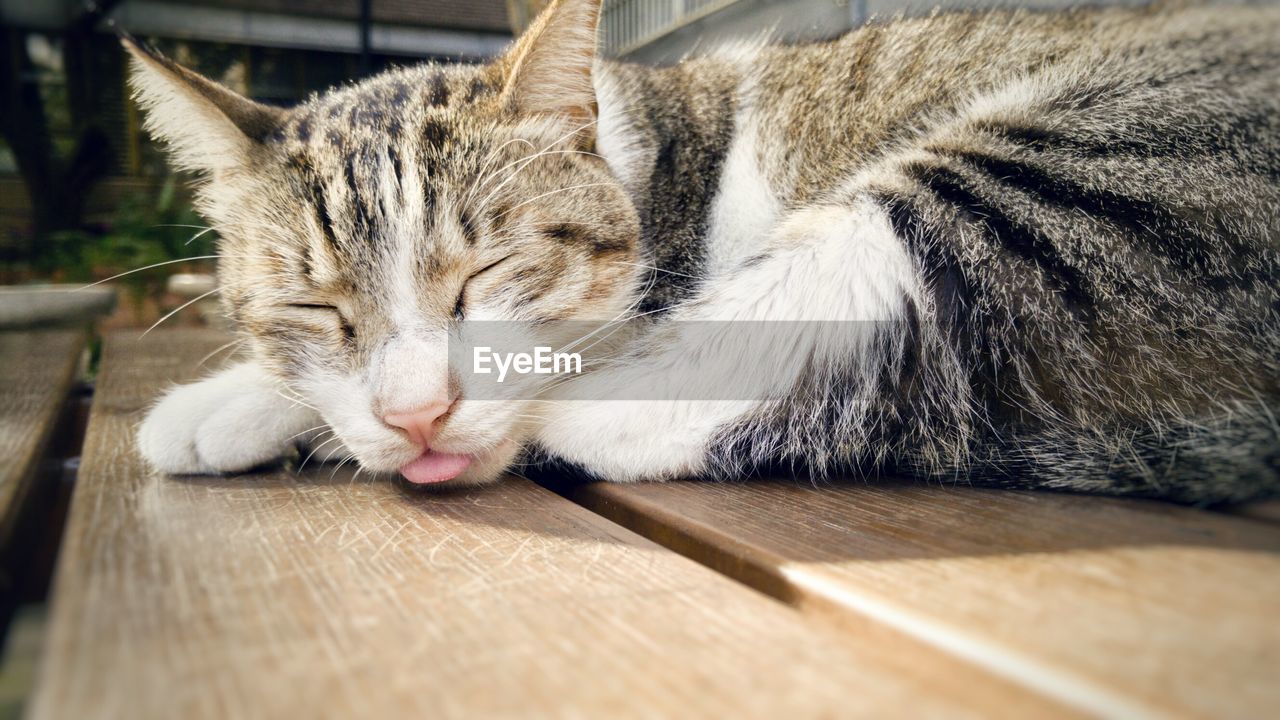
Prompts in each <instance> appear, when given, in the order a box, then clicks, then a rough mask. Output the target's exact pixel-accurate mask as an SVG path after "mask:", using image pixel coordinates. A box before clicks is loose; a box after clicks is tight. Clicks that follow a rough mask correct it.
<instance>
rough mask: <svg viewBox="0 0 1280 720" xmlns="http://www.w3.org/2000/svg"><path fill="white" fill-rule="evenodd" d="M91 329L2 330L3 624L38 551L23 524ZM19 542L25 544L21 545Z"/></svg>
mask: <svg viewBox="0 0 1280 720" xmlns="http://www.w3.org/2000/svg"><path fill="white" fill-rule="evenodd" d="M84 341H85V333H84V332H82V331H76V330H24V331H14V330H9V331H0V458H3V460H0V596H2V597H3V598H5V601H4V603H3V604H4V605H5V607H4V608H3V610H2V611H0V612H3V614H4V616H5V617H3V618H0V623H4V622H7V615H8V612H9V611H11V610H12V607H11V602H12V600H13V595H14V593H16V592H17V588H16V584H17V582H18V577H16V576H17V575H18V574H20V573H21V572H22V570H24V569H25V566H26V564H27V563H28V562H29V561H30V559H31V558H30V554H31V552H32V550H33V548H32V547H31V545H32V544H33V543H30V542H29V540H30V539H29V538H27V537H25V533H24V532H23V531H24V530H30V529H31V528H24V527H23V525H24V523H25V524H30V521H31V520H32V519H33V518H32V517H31V515H32V513H33V502H36V501H37V500H39V499H41V498H40V496H41V495H45V496H48V495H49V493H41V492H40V491H41V490H51V489H50V488H47V487H40V483H41V481H47V480H48V479H49V477H48V476H47V475H42V473H41V472H40V470H41V462H42V461H43V460H44V459H45V456H46V452H47V450H48V449H49V446H50V442H51V441H52V439H53V434H54V429H55V427H56V426H57V424H58V421H59V418H60V417H61V415H62V411H63V409H64V407H65V405H66V402H67V398H68V396H69V394H70V393H71V390H72V387H73V385H74V383H75V380H76V374H77V370H78V369H79V367H80V360H81V354H82V351H83V349H84ZM19 545H22V546H21V547H20V546H19Z"/></svg>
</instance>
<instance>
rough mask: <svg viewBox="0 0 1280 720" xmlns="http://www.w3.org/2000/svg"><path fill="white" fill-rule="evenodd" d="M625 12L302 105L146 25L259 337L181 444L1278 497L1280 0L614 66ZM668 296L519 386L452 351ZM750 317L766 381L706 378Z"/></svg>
mask: <svg viewBox="0 0 1280 720" xmlns="http://www.w3.org/2000/svg"><path fill="white" fill-rule="evenodd" d="M599 14H600V2H599V0H557V1H556V2H553V3H552V4H551V5H550V7H549V8H548V9H547V10H546V11H545V12H544V13H543V14H542V15H541V16H540V17H539V18H538V20H537V21H536V22H535V23H534V24H533V25H532V26H531V27H530V29H529V30H528V31H527V32H526V33H524V35H523V36H522V37H521V38H519V40H518V41H517V42H516V43H515V44H514V46H513V47H512V48H511V50H510V51H509V52H508V53H506V54H505V55H504V56H503V57H501V58H500V59H498V60H496V61H494V62H492V63H490V64H487V65H481V66H471V65H457V66H450V65H433V64H432V65H424V66H420V67H415V68H411V69H397V70H391V71H389V72H386V73H384V74H382V75H379V76H376V77H373V78H371V79H368V80H365V81H362V82H360V83H358V84H353V85H349V86H346V87H341V88H337V89H334V90H332V91H330V92H328V93H325V94H322V95H319V96H317V97H313V98H312V99H310V100H308V101H306V102H304V103H303V104H301V105H299V106H298V107H295V108H292V109H288V110H285V109H279V108H275V107H268V106H265V105H261V104H258V103H255V102H253V101H250V100H248V99H245V98H243V97H241V96H239V95H236V94H235V93H233V92H231V91H230V90H228V89H226V88H224V87H222V86H220V85H218V84H216V83H214V82H212V81H210V80H207V79H205V78H203V77H201V76H199V75H196V74H194V73H192V72H191V71H189V70H186V69H184V68H182V67H180V66H178V65H176V64H174V63H173V62H171V61H169V60H167V59H165V58H163V57H161V56H160V55H159V54H157V53H155V52H153V51H150V50H148V49H145V48H144V47H142V46H141V45H139V44H138V43H136V42H134V41H132V40H129V39H126V40H125V46H126V48H127V50H128V51H129V53H130V54H131V55H132V83H133V88H134V91H135V94H136V97H137V99H138V101H139V102H140V103H141V105H142V106H143V107H144V109H145V110H146V113H147V124H148V127H149V130H150V131H151V132H152V133H153V134H154V135H156V136H157V137H159V138H161V139H162V140H164V141H165V142H166V143H167V146H168V149H169V151H170V153H171V156H172V159H173V161H174V162H175V164H176V165H177V166H179V167H181V168H183V169H187V170H192V171H196V172H198V173H199V174H200V176H201V177H202V178H203V182H202V184H200V186H199V187H198V190H197V196H198V199H199V205H200V209H201V211H202V212H203V214H204V215H205V216H206V217H207V218H209V220H210V222H211V223H212V227H213V228H215V229H216V230H217V232H218V234H219V236H220V238H221V240H220V251H221V259H220V261H219V262H220V265H219V274H220V278H221V297H222V299H223V300H224V302H225V306H226V309H227V312H228V313H229V315H230V317H231V318H232V320H233V322H234V323H235V325H236V327H237V328H238V331H239V333H240V337H241V338H242V339H243V342H244V347H245V349H246V352H247V358H248V359H247V360H245V361H243V362H241V363H239V364H235V365H232V366H230V367H228V368H226V369H224V370H222V371H220V372H218V373H217V374H215V375H213V376H211V377H208V378H207V379H204V380H201V381H199V382H196V383H193V384H190V385H185V386H181V387H177V388H174V389H173V390H171V391H170V392H168V393H167V394H166V395H165V396H164V397H163V398H162V399H161V400H160V401H159V402H158V404H157V405H156V406H155V407H154V408H153V409H152V410H151V411H150V414H149V415H148V417H147V418H146V420H145V421H144V422H143V424H142V426H141V427H140V430H139V436H138V440H139V444H140V448H141V451H142V454H143V455H144V456H145V457H146V458H147V460H148V461H149V462H150V463H151V464H152V465H153V466H154V467H155V468H157V469H158V470H160V471H164V472H168V473H222V472H236V471H243V470H247V469H250V468H253V467H256V466H259V465H261V464H263V463H267V462H270V461H273V460H277V459H280V458H282V457H284V456H286V455H288V454H289V453H290V452H292V450H293V448H294V447H295V445H296V444H298V443H299V442H302V443H309V444H310V445H311V446H312V450H311V452H317V451H318V455H319V456H323V457H326V458H329V459H334V458H342V459H354V460H355V461H357V462H358V463H359V465H360V466H361V467H362V468H364V469H366V470H368V471H371V472H375V473H395V472H399V473H401V474H402V475H403V476H404V477H405V478H407V479H408V480H410V481H413V482H415V483H449V484H453V485H457V484H467V483H482V482H487V481H491V480H494V479H496V478H499V477H501V476H502V475H503V474H504V471H506V470H507V469H509V468H511V467H513V466H514V465H516V464H518V463H519V462H520V461H521V459H522V458H527V457H531V455H530V453H533V454H535V455H533V456H539V455H543V456H548V457H551V458H555V459H558V460H559V461H563V462H565V463H569V464H572V465H574V466H577V467H578V468H580V469H581V470H582V471H584V472H585V473H587V474H590V475H592V476H596V477H600V478H604V479H608V480H620V481H625V480H662V479H668V478H677V477H731V476H739V475H742V474H744V473H748V472H751V471H753V470H754V471H758V470H759V469H760V468H761V467H768V468H772V469H774V470H776V469H779V468H781V469H783V470H789V471H796V472H803V473H805V476H806V477H823V476H830V475H833V474H837V473H859V474H862V475H869V474H873V473H886V472H892V473H898V474H908V475H911V476H915V477H922V478H927V479H930V480H933V481H939V480H940V481H948V482H950V481H963V482H981V483H986V484H995V485H1001V486H1009V487H1044V488H1062V489H1071V490H1081V491H1095V492H1105V493H1112V494H1131V495H1146V496H1159V497H1165V498H1170V499H1175V500H1180V501H1185V502H1214V501H1225V500H1241V499H1245V498H1250V497H1256V496H1259V495H1264V494H1267V493H1271V492H1274V491H1276V490H1277V489H1280V437H1278V433H1280V430H1278V426H1277V422H1276V418H1275V413H1276V411H1277V409H1278V408H1280V402H1278V401H1280V287H1278V285H1277V280H1280V273H1278V270H1280V267H1278V264H1280V12H1277V11H1276V10H1275V9H1270V8H1258V7H1243V6H1240V7H1224V6H1217V7H1207V8H1186V7H1182V8H1173V7H1152V8H1145V9H1137V10H1134V9H1087V10H1085V9H1081V10H1075V11H1069V12H1057V13H1028V12H1008V11H994V12H963V13H945V14H934V15H932V16H930V17H927V18H920V19H897V20H893V21H889V22H873V23H871V24H868V25H866V26H865V27H862V28H860V29H857V30H855V31H853V32H850V33H848V34H846V35H844V36H843V37H840V38H837V39H834V40H831V41H826V42H818V43H812V44H801V45H794V46H784V45H765V44H755V45H737V46H730V47H725V48H721V49H719V50H716V51H713V52H710V53H709V54H707V55H705V56H702V57H697V58H691V59H687V60H685V61H683V62H680V63H679V64H676V65H674V66H671V67H661V68H655V67H644V66H638V65H632V64H626V63H619V62H609V61H605V60H602V59H600V58H598V57H597V53H596V28H597V23H598V19H599ZM641 317H643V321H640V320H634V322H632V323H630V325H635V326H636V327H634V328H633V329H631V330H629V331H628V332H627V333H623V334H622V335H621V336H616V337H613V338H612V339H611V340H610V341H609V342H607V343H604V344H603V345H602V346H600V347H599V348H597V350H596V351H597V352H607V353H608V354H609V358H610V360H611V361H610V362H608V363H604V364H597V365H596V366H594V367H595V369H594V370H591V371H588V372H584V373H583V374H581V375H579V376H573V377H546V376H535V375H528V376H525V377H524V379H523V380H522V381H521V383H518V384H517V385H518V388H517V389H513V390H510V391H509V395H507V396H503V397H494V396H492V395H486V396H485V397H476V396H473V397H468V395H469V392H468V390H467V379H466V378H464V377H462V373H460V371H459V369H458V368H457V367H454V366H453V365H452V364H451V362H450V359H449V354H448V352H447V351H446V347H447V346H448V345H449V343H450V342H452V341H455V340H457V337H458V335H459V333H461V332H463V330H462V329H461V328H462V327H463V326H464V325H465V324H466V323H475V322H484V321H504V322H512V323H525V324H527V325H528V326H530V327H538V326H540V325H541V324H545V323H548V322H552V321H566V322H568V321H572V322H576V321H582V322H594V323H598V324H599V325H598V327H605V326H606V325H607V324H608V323H618V322H622V321H626V320H633V319H635V318H641ZM706 323H718V324H711V325H707V324H706ZM742 323H774V324H775V326H776V328H777V329H776V330H774V331H771V332H774V333H775V336H774V337H771V338H770V339H769V341H768V344H769V345H770V346H771V347H778V346H785V347H786V349H787V352H788V353H790V354H791V356H792V357H794V358H795V359H796V361H795V362H794V363H793V366H791V367H788V368H783V369H781V370H779V369H778V368H776V367H773V365H776V363H762V362H760V361H759V358H758V356H757V353H758V352H759V348H757V347H752V341H751V340H750V338H751V337H752V335H751V334H750V333H742V332H735V331H734V329H733V328H735V327H741V324H742ZM838 323H851V324H855V326H856V327H860V328H863V329H862V330H860V331H858V332H851V333H844V332H837V333H824V332H823V331H822V328H826V327H834V326H835V325H834V324H838ZM691 324H698V326H699V327H702V328H704V331H703V332H702V333H701V334H694V333H690V332H687V331H686V330H685V328H687V327H689V326H691ZM707 327H710V328H711V330H710V332H707V331H706V330H705V328H707ZM715 328H721V329H720V330H719V331H717V330H716V329H715ZM694 335H696V337H694ZM579 346H581V343H579ZM712 346H715V347H717V348H718V350H719V351H720V355H719V357H720V358H721V359H722V360H723V361H725V362H726V363H727V367H726V368H725V371H726V372H727V373H728V374H729V376H732V377H735V378H744V379H747V380H749V381H750V382H751V383H754V384H755V386H756V387H757V389H758V390H759V393H758V394H757V395H753V396H752V397H749V398H748V397H744V398H720V399H714V398H713V399H706V398H702V399H688V398H683V396H682V395H681V394H680V392H681V388H680V387H677V385H679V384H680V383H683V382H687V377H689V375H688V372H689V371H691V370H692V367H691V366H692V365H695V364H697V363H699V362H701V361H702V359H705V358H704V356H703V351H704V350H706V349H707V348H708V347H712ZM605 348H607V350H606V349H605ZM763 365H770V368H768V369H762V366H763ZM642 387H643V388H654V389H656V391H657V392H659V393H660V397H661V399H658V400H652V399H651V400H647V401H639V400H634V399H631V400H628V399H626V398H620V397H619V396H617V395H616V393H615V394H613V395H611V394H610V393H611V392H614V391H616V390H618V389H620V388H623V389H625V388H642Z"/></svg>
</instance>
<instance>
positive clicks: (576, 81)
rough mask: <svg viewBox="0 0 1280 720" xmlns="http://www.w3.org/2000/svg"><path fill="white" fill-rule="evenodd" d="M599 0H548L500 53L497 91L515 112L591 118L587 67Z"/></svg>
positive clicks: (592, 90)
mask: <svg viewBox="0 0 1280 720" xmlns="http://www.w3.org/2000/svg"><path fill="white" fill-rule="evenodd" d="M599 22H600V0H554V1H553V2H552V3H551V5H550V6H548V7H547V9H546V10H544V11H543V12H542V14H541V15H539V16H538V18H537V19H536V20H534V21H533V24H532V25H530V26H529V29H528V30H526V31H525V33H524V34H523V35H521V36H520V39H519V40H518V41H517V42H516V44H515V47H513V48H512V49H511V50H510V52H508V53H507V56H506V57H505V58H503V64H504V66H505V70H506V85H505V87H504V89H503V95H504V96H505V97H506V98H507V102H508V103H509V104H510V105H511V107H512V108H513V109H514V110H515V111H516V112H518V113H522V114H554V115H563V116H565V117H568V118H570V119H572V120H574V121H576V122H579V123H587V122H590V121H591V120H594V119H595V115H596V93H595V87H594V86H593V84H592V81H591V70H592V66H593V65H594V64H595V59H596V26H597V25H599Z"/></svg>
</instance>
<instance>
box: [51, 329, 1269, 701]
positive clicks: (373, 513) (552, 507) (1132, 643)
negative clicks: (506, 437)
mask: <svg viewBox="0 0 1280 720" xmlns="http://www.w3.org/2000/svg"><path fill="white" fill-rule="evenodd" d="M224 340H225V338H224V337H223V336H221V335H218V334H216V333H210V332H203V331H174V332H168V333H164V332H155V333H152V334H151V335H149V336H147V337H146V338H145V339H139V338H138V337H137V334H136V333H129V334H124V335H116V336H113V337H111V338H108V340H107V342H106V346H105V350H104V360H103V366H102V372H101V376H100V380H99V383H98V390H97V396H96V398H95V402H94V407H93V411H92V415H91V419H90V426H89V429H88V434H87V439H86V442H85V447H84V452H83V461H82V465H81V470H80V476H79V480H78V485H77V489H76V494H75V498H74V502H73V505H72V508H71V513H70V517H69V520H68V530H67V533H66V537H65V540H64V546H63V550H62V555H61V559H60V564H59V570H58V576H57V581H56V586H55V596H54V603H53V608H52V612H51V620H50V628H49V635H48V638H47V641H46V649H45V655H44V658H43V663H42V668H41V673H40V680H39V684H38V687H37V690H36V694H35V698H34V705H33V706H32V708H31V710H32V712H31V716H32V717H33V718H37V719H46V718H84V717H95V718H115V717H120V718H152V717H159V718H170V717H183V718H188V717H194V718H201V717H211V718H212V717H281V718H283V717H289V718H293V717H349V716H362V717H364V716H367V717H380V718H381V717H393V718H395V717H404V718H426V717H430V718H436V717H465V718H474V717H487V716H495V715H497V716H548V715H550V716H557V717H584V718H587V717H717V718H718V717H779V716H785V717H845V716H865V715H875V716H883V715H895V716H897V715H906V716H911V717H915V716H921V715H937V716H947V717H952V716H958V715H976V716H981V717H988V716H991V717H1028V716H1036V717H1039V716H1053V717H1071V716H1080V715H1108V716H1126V717H1140V716H1150V717H1158V716H1183V715H1202V716H1258V717H1261V716H1264V715H1267V714H1268V713H1269V712H1272V711H1274V710H1275V708H1276V707H1280V683H1276V682H1275V677H1274V675H1275V672H1274V671H1275V668H1276V667H1277V660H1278V659H1280V656H1278V653H1280V635H1278V634H1277V627H1280V623H1276V622H1275V621H1274V618H1273V617H1272V616H1273V615H1274V614H1275V611H1276V609H1277V608H1280V572H1278V571H1280V554H1277V553H1278V551H1280V527H1276V526H1272V525H1269V524H1265V523H1261V522H1257V521H1254V520H1248V519H1241V518H1231V517H1227V516H1218V515H1214V514H1211V513H1207V512H1200V511H1195V510H1189V509H1185V508H1178V507H1172V506H1166V505H1162V504H1158V503H1147V502H1124V501H1114V500H1106V499H1099V498H1091V497H1076V496H1066V495H1040V494H1033V493H1002V492H990V491H981V490H973V489H968V488H952V489H943V488H929V487H921V486H906V485H875V486H870V485H866V486H864V485H837V486H833V487H830V488H822V489H819V490H815V489H812V488H807V487H798V486H796V485H794V484H783V483H770V482H761V483H750V484H714V483H672V484H668V485H635V486H607V485H589V486H584V487H580V488H578V489H575V490H573V491H571V492H570V493H569V494H568V497H562V496H561V495H557V494H555V493H553V492H551V491H549V490H547V489H544V488H542V487H540V486H538V485H535V484H533V483H531V482H529V481H527V480H523V479H520V478H511V479H509V480H508V481H506V482H505V483H503V484H502V485H500V486H497V487H491V488H487V489H481V490H474V491H465V492H452V493H443V494H441V493H422V492H414V491H411V490H406V489H403V488H401V487H400V486H399V485H397V484H394V483H391V482H388V481H386V480H379V479H370V478H368V477H366V476H360V477H359V478H356V477H353V475H352V473H351V472H349V470H348V469H346V468H343V469H339V470H336V471H335V470H334V469H333V468H325V467H321V468H316V469H311V470H308V471H306V472H305V473H302V474H292V473H290V472H288V471H277V472H270V473H263V474H255V475H247V476H242V477H233V478H167V477H162V476H158V475H155V474H151V473H149V472H148V471H147V470H146V469H145V468H144V467H143V465H142V464H141V462H140V460H139V459H138V457H137V455H136V454H135V452H134V450H133V447H132V435H131V434H132V430H133V427H134V425H135V424H136V422H137V421H138V420H139V418H140V415H141V413H142V412H143V411H144V410H145V408H146V407H147V405H148V403H150V402H151V401H152V400H153V398H154V397H155V395H156V393H157V392H158V391H159V390H160V389H161V388H163V387H164V386H165V385H166V384H168V383H170V382H173V381H179V380H185V379H189V378H191V377H193V376H195V375H196V374H197V373H198V372H199V371H198V370H197V368H196V367H195V365H196V363H197V361H198V360H199V359H200V358H202V357H204V356H205V355H206V354H207V353H209V352H210V351H211V350H213V349H215V348H216V347H218V346H219V345H221V344H222V343H223V342H224ZM779 601H781V602H779Z"/></svg>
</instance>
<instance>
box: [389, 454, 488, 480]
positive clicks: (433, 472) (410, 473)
mask: <svg viewBox="0 0 1280 720" xmlns="http://www.w3.org/2000/svg"><path fill="white" fill-rule="evenodd" d="M470 464H471V456H470V455H445V454H444V453H438V452H431V451H430V450H428V451H426V452H424V453H422V454H421V455H419V456H418V459H417V460H413V461H412V462H410V463H409V464H407V465H405V466H404V467H402V468H400V474H401V475H404V477H405V479H406V480H408V481H409V482H411V483H417V484H419V485H426V484H427V483H438V482H444V481H446V480H452V479H454V478H456V477H458V476H459V475H461V474H462V471H463V470H466V469H467V466H468V465H470Z"/></svg>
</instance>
